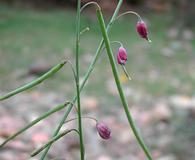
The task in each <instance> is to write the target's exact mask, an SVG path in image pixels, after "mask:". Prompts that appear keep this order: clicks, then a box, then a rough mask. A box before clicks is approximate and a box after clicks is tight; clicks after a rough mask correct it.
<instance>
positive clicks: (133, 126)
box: [97, 10, 152, 160]
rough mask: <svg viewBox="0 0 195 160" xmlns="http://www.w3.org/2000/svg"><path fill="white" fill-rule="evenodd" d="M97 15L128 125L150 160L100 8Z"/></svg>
mask: <svg viewBox="0 0 195 160" xmlns="http://www.w3.org/2000/svg"><path fill="white" fill-rule="evenodd" d="M97 17H98V21H99V25H100V28H101V32H102V36H103V38H104V43H105V46H106V49H107V54H108V57H109V60H110V64H111V67H112V72H113V75H114V78H115V82H116V85H117V88H118V92H119V95H120V98H121V101H122V104H123V107H124V110H125V113H126V116H127V119H128V122H129V125H130V127H131V128H132V130H133V133H134V135H135V137H136V139H137V141H138V143H139V144H140V146H141V147H142V149H143V151H144V152H145V154H146V156H147V157H148V159H149V160H152V157H151V155H150V153H149V151H148V149H147V147H146V145H145V144H144V142H143V140H142V138H141V136H140V135H139V133H138V131H137V128H136V125H135V124H134V121H133V118H132V116H131V114H130V112H129V109H128V103H127V101H126V98H125V95H124V92H123V89H122V86H121V83H120V80H119V75H118V71H117V67H116V63H115V61H114V56H113V53H112V49H111V47H110V40H109V37H108V34H107V32H106V27H105V23H104V19H103V15H102V13H101V10H97Z"/></svg>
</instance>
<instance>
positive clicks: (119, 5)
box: [41, 0, 123, 160]
mask: <svg viewBox="0 0 195 160" xmlns="http://www.w3.org/2000/svg"><path fill="white" fill-rule="evenodd" d="M122 3H123V0H119V2H118V5H117V7H116V9H115V11H114V14H113V16H112V18H111V20H110V22H109V23H108V26H107V32H109V30H110V28H111V26H112V23H113V21H114V19H115V18H116V16H117V15H118V12H119V10H120V7H121V5H122ZM103 45H104V41H103V39H102V40H101V42H100V44H99V47H98V48H97V51H96V53H95V55H94V57H93V60H92V62H91V64H90V66H89V68H88V70H87V72H86V74H85V76H84V80H83V82H82V84H81V85H80V92H81V91H82V89H83V88H84V86H85V84H86V82H87V80H88V78H89V76H90V74H91V72H92V71H93V69H94V66H95V64H96V62H97V60H98V58H99V56H100V55H101V51H102V48H103ZM76 100H77V96H76V95H75V96H74V98H73V100H72V103H75V102H76ZM72 103H71V104H70V105H69V106H68V108H67V111H66V112H65V113H64V115H63V117H62V119H61V121H60V123H59V125H58V127H57V128H56V130H55V131H54V134H53V136H56V135H58V133H59V131H60V129H61V127H62V126H63V124H64V122H65V121H66V119H67V117H68V115H69V113H70V111H71V110H72V108H73V104H72ZM51 145H52V144H50V145H48V146H47V147H46V149H45V151H44V153H43V154H42V158H41V160H43V159H44V157H45V156H46V155H47V153H48V151H49V149H50V147H51Z"/></svg>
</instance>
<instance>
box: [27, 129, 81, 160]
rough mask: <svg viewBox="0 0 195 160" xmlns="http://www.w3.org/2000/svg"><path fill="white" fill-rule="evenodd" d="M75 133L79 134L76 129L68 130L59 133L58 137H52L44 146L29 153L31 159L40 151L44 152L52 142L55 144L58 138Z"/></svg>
mask: <svg viewBox="0 0 195 160" xmlns="http://www.w3.org/2000/svg"><path fill="white" fill-rule="evenodd" d="M72 131H75V132H76V133H78V134H79V132H78V131H77V130H76V129H70V130H65V131H64V132H62V133H60V134H59V135H57V136H55V137H53V138H52V139H51V140H49V141H48V142H47V143H46V144H44V145H43V146H42V147H40V148H38V149H36V150H35V151H33V152H32V153H31V157H34V156H36V155H37V154H39V153H40V152H41V151H42V150H44V149H45V148H46V147H47V146H48V145H51V144H53V143H54V142H56V141H57V140H59V139H60V138H62V137H64V136H65V135H67V134H68V133H70V132H72Z"/></svg>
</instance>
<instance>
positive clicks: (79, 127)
mask: <svg viewBox="0 0 195 160" xmlns="http://www.w3.org/2000/svg"><path fill="white" fill-rule="evenodd" d="M80 9H81V0H77V19H76V75H77V77H76V92H77V110H78V112H77V115H78V130H79V140H80V155H81V160H84V159H85V151H84V142H83V128H82V119H81V116H82V115H81V103H80V86H79V85H80V80H79V76H80V73H79V70H80V68H79V47H80V46H79V45H80V44H79V43H80V24H81V22H80V21H81V18H80V17H81V15H80V14H81V12H80Z"/></svg>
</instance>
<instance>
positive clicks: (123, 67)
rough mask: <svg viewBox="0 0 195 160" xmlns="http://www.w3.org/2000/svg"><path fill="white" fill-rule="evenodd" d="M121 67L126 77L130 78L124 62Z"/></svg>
mask: <svg viewBox="0 0 195 160" xmlns="http://www.w3.org/2000/svg"><path fill="white" fill-rule="evenodd" d="M122 69H123V72H124V73H125V75H126V77H127V78H128V79H129V80H132V78H131V76H130V75H129V73H128V72H127V70H126V68H125V65H124V64H122Z"/></svg>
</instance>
